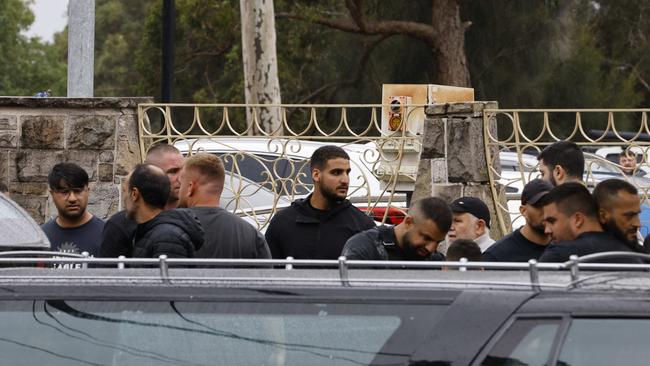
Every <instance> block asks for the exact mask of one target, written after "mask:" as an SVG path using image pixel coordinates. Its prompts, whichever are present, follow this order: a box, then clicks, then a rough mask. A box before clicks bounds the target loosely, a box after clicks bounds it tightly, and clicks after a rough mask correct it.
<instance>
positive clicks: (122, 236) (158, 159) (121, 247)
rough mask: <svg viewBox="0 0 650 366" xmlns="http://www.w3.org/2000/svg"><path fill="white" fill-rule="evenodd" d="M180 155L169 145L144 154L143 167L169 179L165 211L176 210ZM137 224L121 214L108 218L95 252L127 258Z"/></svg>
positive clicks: (158, 146) (159, 146)
mask: <svg viewBox="0 0 650 366" xmlns="http://www.w3.org/2000/svg"><path fill="white" fill-rule="evenodd" d="M183 160H184V158H183V155H182V154H181V153H180V151H178V149H176V148H175V147H174V146H172V145H167V144H157V145H154V146H152V147H151V148H150V149H149V151H148V152H147V156H146V158H145V163H147V164H151V165H154V166H157V167H158V168H160V169H162V171H163V172H164V173H165V175H166V176H167V178H168V179H169V184H170V191H169V195H168V196H167V197H165V202H166V203H165V207H164V209H165V210H171V209H173V208H176V207H178V191H179V189H180V182H179V180H178V177H179V175H180V172H181V169H182V168H183ZM136 227H137V224H136V222H135V221H134V220H131V219H129V218H128V217H127V216H126V211H124V210H122V211H120V212H118V213H116V214H115V215H113V216H111V218H110V219H108V221H106V224H105V225H104V231H103V233H102V244H101V247H100V250H99V255H100V256H101V257H112V258H115V257H119V256H121V255H123V256H125V257H130V256H131V254H132V251H133V237H134V235H135V230H136Z"/></svg>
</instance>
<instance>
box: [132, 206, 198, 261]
mask: <svg viewBox="0 0 650 366" xmlns="http://www.w3.org/2000/svg"><path fill="white" fill-rule="evenodd" d="M134 243H135V245H134V246H133V257H134V258H157V257H158V256H160V255H161V254H166V255H167V257H169V258H193V257H194V253H195V252H196V250H197V249H199V248H200V247H201V245H203V229H202V228H201V223H200V222H199V220H198V219H197V218H196V216H195V215H194V214H193V213H192V212H191V211H189V210H187V209H175V210H169V211H163V212H161V213H160V214H158V216H156V217H154V218H153V219H151V220H149V221H147V222H145V223H142V224H139V225H138V228H137V229H136V232H135V238H134Z"/></svg>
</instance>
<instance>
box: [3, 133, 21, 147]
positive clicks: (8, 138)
mask: <svg viewBox="0 0 650 366" xmlns="http://www.w3.org/2000/svg"><path fill="white" fill-rule="evenodd" d="M0 147H9V148H16V147H18V136H16V133H15V132H5V131H0Z"/></svg>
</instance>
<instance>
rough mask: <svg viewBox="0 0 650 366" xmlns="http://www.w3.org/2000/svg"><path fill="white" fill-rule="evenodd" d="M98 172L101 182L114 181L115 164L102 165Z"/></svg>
mask: <svg viewBox="0 0 650 366" xmlns="http://www.w3.org/2000/svg"><path fill="white" fill-rule="evenodd" d="M97 171H98V176H99V181H100V182H112V181H113V164H107V163H100V164H99V167H98V168H97Z"/></svg>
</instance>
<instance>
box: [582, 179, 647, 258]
mask: <svg viewBox="0 0 650 366" xmlns="http://www.w3.org/2000/svg"><path fill="white" fill-rule="evenodd" d="M593 196H594V199H595V200H596V204H597V205H598V218H599V219H600V223H601V224H602V225H603V228H605V231H607V232H609V233H610V234H612V235H614V236H615V237H616V238H617V239H618V240H620V241H622V242H623V243H625V244H627V245H628V246H629V247H630V248H631V249H632V250H634V251H635V252H640V253H643V252H645V250H644V249H646V250H647V248H643V247H642V246H641V245H640V244H639V238H638V236H637V235H638V233H639V228H640V227H641V219H640V217H639V215H641V198H640V197H639V192H638V191H637V189H636V187H634V186H633V185H631V184H630V183H628V182H626V181H624V180H622V179H607V180H604V181H602V182H600V183H598V185H597V186H596V188H595V189H594V193H593Z"/></svg>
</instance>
